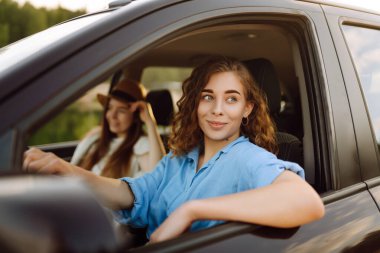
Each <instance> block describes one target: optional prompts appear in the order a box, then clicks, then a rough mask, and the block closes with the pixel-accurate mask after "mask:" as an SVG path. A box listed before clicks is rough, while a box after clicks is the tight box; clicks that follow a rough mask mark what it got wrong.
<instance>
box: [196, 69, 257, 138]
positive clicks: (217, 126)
mask: <svg viewBox="0 0 380 253" xmlns="http://www.w3.org/2000/svg"><path fill="white" fill-rule="evenodd" d="M252 108H253V105H252V104H250V103H248V102H247V101H246V98H245V90H244V87H243V85H242V84H241V82H240V80H239V79H238V77H237V76H236V75H235V74H234V73H233V72H222V73H217V74H214V75H212V76H211V78H210V80H209V82H208V83H207V84H206V86H205V87H204V88H203V90H202V93H201V99H200V102H199V105H198V124H199V126H200V128H201V129H202V131H203V133H204V138H205V142H207V141H208V142H210V141H212V142H215V141H216V142H219V141H226V140H227V141H229V142H230V141H233V140H235V139H236V138H238V137H239V135H240V125H241V122H242V118H243V117H248V115H249V114H250V113H251V111H252Z"/></svg>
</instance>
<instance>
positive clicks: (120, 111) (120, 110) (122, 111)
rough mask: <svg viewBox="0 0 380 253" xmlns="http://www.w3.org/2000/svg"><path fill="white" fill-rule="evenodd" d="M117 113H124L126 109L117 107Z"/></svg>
mask: <svg viewBox="0 0 380 253" xmlns="http://www.w3.org/2000/svg"><path fill="white" fill-rule="evenodd" d="M117 112H118V113H126V112H127V109H119V110H117Z"/></svg>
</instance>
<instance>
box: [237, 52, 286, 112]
mask: <svg viewBox="0 0 380 253" xmlns="http://www.w3.org/2000/svg"><path fill="white" fill-rule="evenodd" d="M243 63H244V65H245V66H246V67H247V69H248V70H249V72H250V73H251V75H252V77H253V78H254V79H255V80H256V82H257V84H258V86H259V88H260V89H261V90H262V91H263V92H264V93H265V94H266V96H267V99H268V107H269V111H270V114H272V115H274V114H277V113H279V112H280V108H281V90H280V81H279V80H278V77H277V74H276V71H275V69H274V66H273V64H272V63H271V62H270V61H269V60H267V59H265V58H258V59H253V60H247V61H244V62H243Z"/></svg>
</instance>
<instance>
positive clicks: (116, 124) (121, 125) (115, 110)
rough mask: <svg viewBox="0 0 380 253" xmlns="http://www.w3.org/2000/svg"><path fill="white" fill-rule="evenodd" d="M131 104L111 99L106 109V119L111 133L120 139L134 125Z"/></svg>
mask: <svg viewBox="0 0 380 253" xmlns="http://www.w3.org/2000/svg"><path fill="white" fill-rule="evenodd" d="M130 107H131V106H130V104H129V103H125V102H120V101H118V100H116V99H113V98H111V99H110V101H109V103H108V108H107V109H106V110H107V111H106V119H107V122H108V125H109V128H110V131H111V132H112V133H114V134H116V135H117V136H118V137H121V136H124V135H125V134H126V132H127V130H128V129H129V127H130V126H131V125H132V121H133V112H132V110H131V108H130Z"/></svg>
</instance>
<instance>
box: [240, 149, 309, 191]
mask: <svg viewBox="0 0 380 253" xmlns="http://www.w3.org/2000/svg"><path fill="white" fill-rule="evenodd" d="M255 160H256V161H254V162H252V161H247V164H246V169H245V170H244V171H243V172H242V173H243V175H241V177H240V180H239V184H238V190H240V191H244V190H249V189H256V188H259V187H263V186H267V185H270V184H272V183H273V181H274V180H275V179H276V178H277V177H278V176H279V175H280V174H281V173H282V172H283V171H285V170H289V171H292V172H294V173H296V174H297V175H299V176H300V177H302V178H303V179H304V178H305V172H304V170H303V169H302V168H301V167H300V166H299V165H298V164H296V163H292V162H287V161H283V160H280V159H277V158H276V156H275V155H273V154H270V153H267V154H266V155H265V157H259V159H257V157H256V158H255ZM264 161H265V162H264ZM252 164H255V166H252Z"/></svg>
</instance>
